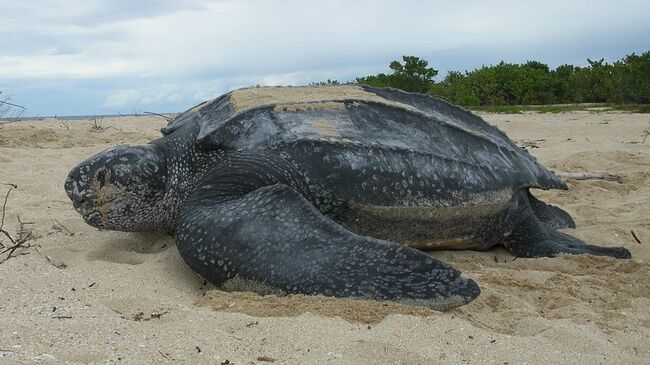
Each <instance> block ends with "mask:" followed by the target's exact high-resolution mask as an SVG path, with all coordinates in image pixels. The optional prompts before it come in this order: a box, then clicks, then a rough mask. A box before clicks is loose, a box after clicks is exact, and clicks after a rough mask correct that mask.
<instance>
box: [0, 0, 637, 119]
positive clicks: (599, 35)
mask: <svg viewBox="0 0 650 365" xmlns="http://www.w3.org/2000/svg"><path fill="white" fill-rule="evenodd" d="M0 34H3V36H2V37H1V38H0V88H6V89H9V88H10V87H11V89H12V90H8V91H11V92H12V93H13V94H15V95H16V97H21V98H23V99H26V100H24V101H23V103H27V104H31V103H32V100H34V103H35V102H38V104H36V105H34V106H32V107H31V108H30V109H31V110H37V111H38V113H78V112H87V111H88V110H92V111H94V112H99V111H117V110H120V108H143V107H147V108H150V109H158V110H165V111H170V110H171V109H173V108H179V109H181V108H184V107H187V106H189V105H191V104H193V103H195V102H196V101H198V100H197V99H200V98H205V97H210V96H213V95H215V94H218V93H221V92H224V91H226V90H228V89H230V88H233V87H239V86H245V85H249V84H301V83H306V82H310V81H318V80H323V79H327V78H335V79H340V80H346V79H352V78H354V77H355V76H360V75H363V74H367V73H374V72H379V71H385V70H386V65H387V64H388V62H389V61H391V60H393V59H397V58H399V57H400V56H401V55H403V54H412V55H418V56H422V57H424V58H426V59H428V60H429V61H430V62H431V64H432V66H434V67H436V68H439V69H441V70H442V71H446V70H449V69H457V70H464V69H472V68H474V67H477V66H480V65H481V64H484V63H486V64H487V63H495V62H498V61H500V60H501V59H505V60H506V61H512V62H523V61H525V60H527V59H536V60H540V61H543V62H547V63H549V64H551V65H557V64H560V63H584V62H585V61H586V58H587V57H592V58H595V57H606V58H609V59H616V58H619V57H621V56H623V55H625V54H626V53H630V52H632V51H637V52H639V51H643V50H647V49H650V44H649V42H648V40H647V34H650V3H649V2H647V1H631V0H622V1H618V2H611V1H582V0H579V1H572V2H566V1H545V2H539V1H535V2H533V1H514V0H506V1H493V0H488V1H478V0H477V1H472V0H465V1H453V2H452V1H449V2H441V1H402V2H396V1H355V2H350V1H337V0H330V1H263V0H258V1H255V0H243V1H180V0H179V1H173V0H168V1H154V0H147V1H136V2H133V1H127V0H119V1H106V2H88V1H73V0H66V1H62V0H59V1H51V0H40V1H30V2H4V3H2V4H0ZM52 84H57V85H65V87H63V86H62V87H60V88H59V92H61V93H67V94H69V95H80V94H81V93H82V92H84V93H85V95H84V97H76V98H75V97H71V99H74V100H77V101H79V102H83V103H82V104H79V102H77V103H74V104H73V103H70V102H67V101H66V100H67V99H66V98H63V97H57V98H51V97H48V96H46V95H52V93H51V92H50V91H48V90H50V89H49V88H48V87H49V86H50V85H52ZM26 85H31V87H28V86H26ZM39 85H40V86H39ZM88 90H92V92H88ZM89 95H90V96H89ZM48 98H49V99H48ZM30 99H31V100H30ZM48 100H52V102H48ZM54 100H56V104H54Z"/></svg>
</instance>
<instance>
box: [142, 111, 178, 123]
mask: <svg viewBox="0 0 650 365" xmlns="http://www.w3.org/2000/svg"><path fill="white" fill-rule="evenodd" d="M142 113H143V114H151V115H157V116H159V117H163V118H165V119H167V121H169V122H171V121H172V120H174V118H172V117H170V116H168V115H164V114H158V113H154V112H142Z"/></svg>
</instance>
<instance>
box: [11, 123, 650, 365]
mask: <svg viewBox="0 0 650 365" xmlns="http://www.w3.org/2000/svg"><path fill="white" fill-rule="evenodd" d="M484 117H485V118H486V120H487V121H488V122H490V123H492V124H495V125H497V126H499V127H500V128H501V129H503V130H504V131H505V132H506V133H507V134H508V135H509V136H510V137H511V138H512V139H513V140H515V141H516V142H518V143H519V144H521V145H526V146H528V149H529V151H530V152H531V153H532V154H533V155H534V156H536V157H537V158H538V159H539V160H540V161H541V162H542V163H543V164H545V165H546V166H547V167H549V168H551V169H554V170H557V171H563V172H584V171H589V172H609V173H612V174H616V175H619V176H620V177H621V183H617V182H609V181H596V180H594V181H573V180H571V181H569V185H570V187H571V189H570V190H568V191H557V190H555V191H544V192H541V191H535V192H534V193H535V194H536V195H537V196H538V197H540V198H542V199H544V200H546V201H548V202H550V203H553V204H558V205H560V206H562V207H563V208H564V209H566V210H567V211H569V212H570V213H571V214H572V215H573V216H574V218H575V220H576V223H577V225H578V228H577V229H576V230H571V232H570V233H571V234H572V235H575V236H577V237H579V238H581V239H583V240H586V241H589V242H591V243H594V244H599V245H604V246H619V245H623V246H625V247H627V248H628V249H629V250H630V251H631V252H632V255H633V259H632V260H627V261H621V260H614V259H610V258H603V257H592V256H563V257H559V258H543V259H516V260H513V257H512V256H511V255H510V254H508V253H507V252H505V251H504V250H502V249H495V250H491V251H487V252H473V251H440V252H433V253H432V255H433V256H434V257H436V258H439V259H442V260H444V261H447V262H449V263H450V264H452V265H454V266H455V267H457V268H459V269H460V270H462V271H463V273H464V275H466V276H468V277H471V278H473V279H474V280H476V281H477V282H478V283H479V285H480V286H481V289H482V294H481V296H480V297H479V298H478V299H477V300H475V301H474V302H472V303H471V304H469V305H466V306H463V307H460V308H457V309H454V310H452V311H449V312H435V311H430V310H428V309H425V308H418V307H409V306H404V305H399V304H394V303H383V302H371V301H359V300H349V299H348V300H346V299H333V298H324V297H307V296H301V295H293V296H286V297H278V296H272V295H269V296H259V295H255V294H251V293H229V292H223V291H219V290H217V289H215V288H213V287H211V286H210V285H207V284H205V282H204V280H203V279H202V278H200V277H198V276H197V275H195V274H194V273H193V272H192V271H191V270H189V269H188V268H187V266H186V265H185V264H184V263H183V261H182V259H181V257H180V256H179V254H178V251H177V250H176V247H175V245H174V241H173V239H172V238H171V237H168V236H165V235H160V234H148V233H123V232H107V231H98V230H96V229H94V228H92V227H89V226H87V225H85V224H84V222H83V221H82V219H81V218H80V217H79V215H78V214H77V213H76V212H75V211H74V210H73V209H72V206H71V204H70V202H69V201H68V198H67V197H66V196H65V193H64V191H63V182H64V180H65V177H66V174H67V172H68V171H69V169H70V168H72V167H73V166H74V165H76V164H77V163H79V162H80V161H82V160H83V159H85V158H87V157H89V156H90V155H92V154H94V153H96V152H99V151H101V150H103V149H105V148H107V147H109V146H112V145H115V144H119V143H131V144H138V143H146V142H148V141H150V140H152V139H155V138H158V136H159V133H158V130H159V129H160V128H161V127H164V126H165V124H166V122H165V121H164V120H163V119H162V118H157V117H150V116H145V117H119V118H107V119H105V120H104V121H103V124H102V127H103V128H102V129H97V128H95V129H93V127H94V124H93V122H92V121H75V122H65V123H64V122H61V121H59V120H54V119H50V120H47V121H43V122H19V123H3V124H0V184H9V183H11V184H17V185H18V188H17V189H14V190H12V192H11V193H10V194H9V197H8V200H7V207H6V217H5V221H4V228H5V229H7V230H8V231H9V232H11V233H12V234H14V235H15V234H17V232H16V230H17V228H18V227H17V224H18V217H20V220H21V221H23V222H33V224H29V225H28V227H29V228H31V229H32V230H33V232H34V236H35V239H34V240H31V241H29V242H28V243H29V244H30V245H31V247H29V248H25V249H20V250H18V251H16V254H17V255H16V256H15V257H12V258H10V259H9V260H7V261H4V262H2V263H0V312H1V313H2V326H1V327H2V330H0V363H11V364H13V363H19V364H21V363H27V364H29V363H39V362H47V361H49V362H56V361H58V362H62V363H63V362H65V363H110V362H123V363H154V362H155V363H199V364H200V363H206V364H213V363H222V362H225V360H228V361H229V362H230V363H235V364H242V363H249V364H250V363H263V362H262V361H258V359H265V360H268V359H274V360H275V362H274V363H287V364H294V363H328V362H334V363H340V364H355V363H378V364H379V363H382V364H383V363H404V364H416V363H427V364H429V363H461V362H467V363H505V362H507V363H510V364H514V363H523V362H527V363H539V364H546V363H603V364H609V363H629V364H642V363H647V361H648V359H649V358H650V311H648V308H650V287H649V286H650V284H649V282H648V277H650V272H649V269H648V260H649V258H650V248H649V247H650V141H646V143H645V144H642V143H641V141H642V140H643V131H644V130H646V129H648V128H649V127H650V115H642V114H624V113H585V112H579V113H566V114H518V115H485V116H484ZM7 189H9V186H7V185H0V196H1V197H4V196H5V194H6V191H7ZM632 231H634V233H635V235H636V237H637V238H638V239H639V240H640V241H641V243H637V242H636V241H635V239H634V238H633V236H632V233H631V232H632ZM2 242H3V244H5V245H7V244H8V243H7V240H6V238H5V239H3V241H2ZM5 256H6V254H5V255H2V257H3V258H4V257H5Z"/></svg>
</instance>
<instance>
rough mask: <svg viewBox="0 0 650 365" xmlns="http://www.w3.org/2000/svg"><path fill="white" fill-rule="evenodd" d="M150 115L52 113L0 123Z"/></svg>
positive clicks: (9, 119) (4, 119) (8, 119)
mask: <svg viewBox="0 0 650 365" xmlns="http://www.w3.org/2000/svg"><path fill="white" fill-rule="evenodd" d="M159 114H160V115H165V116H170V117H173V116H174V115H176V114H178V113H159ZM145 115H148V116H151V115H155V114H151V113H137V114H95V115H52V116H38V117H19V118H12V117H8V118H0V123H2V122H18V121H23V120H24V121H32V122H33V121H39V120H45V119H48V118H53V119H57V120H65V121H70V120H87V119H93V118H115V117H140V116H145Z"/></svg>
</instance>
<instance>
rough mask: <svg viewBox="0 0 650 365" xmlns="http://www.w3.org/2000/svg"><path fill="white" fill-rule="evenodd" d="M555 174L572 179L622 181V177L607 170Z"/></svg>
mask: <svg viewBox="0 0 650 365" xmlns="http://www.w3.org/2000/svg"><path fill="white" fill-rule="evenodd" d="M555 175H557V176H559V177H561V178H563V179H571V180H606V181H614V182H618V183H620V182H621V177H620V176H617V175H612V174H610V173H607V172H556V173H555Z"/></svg>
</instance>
